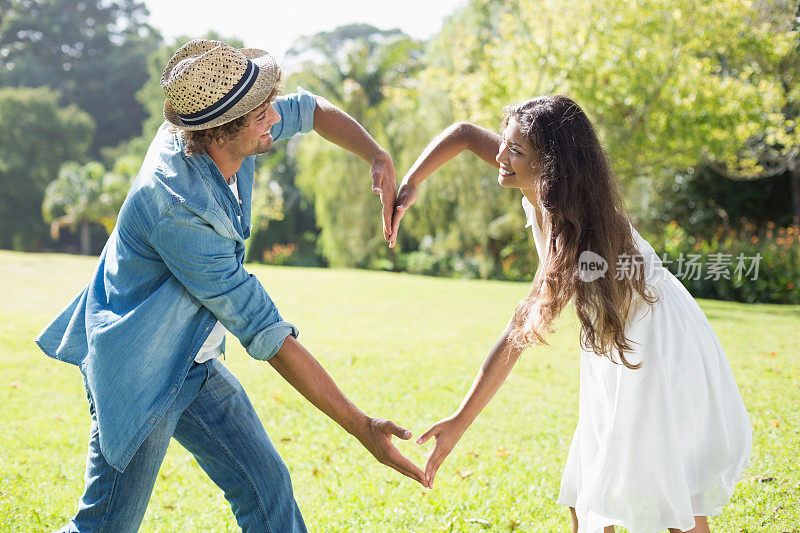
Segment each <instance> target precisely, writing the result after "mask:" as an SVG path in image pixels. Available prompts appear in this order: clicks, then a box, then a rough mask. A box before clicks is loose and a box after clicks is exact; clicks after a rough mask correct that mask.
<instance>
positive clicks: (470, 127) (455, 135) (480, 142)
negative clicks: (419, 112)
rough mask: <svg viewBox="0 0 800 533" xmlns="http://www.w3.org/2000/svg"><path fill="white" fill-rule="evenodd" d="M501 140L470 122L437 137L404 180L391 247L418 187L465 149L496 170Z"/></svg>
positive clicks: (392, 228) (394, 216) (396, 201)
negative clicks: (496, 158)
mask: <svg viewBox="0 0 800 533" xmlns="http://www.w3.org/2000/svg"><path fill="white" fill-rule="evenodd" d="M502 140H503V139H502V137H500V136H499V135H498V134H496V133H494V132H492V131H489V130H487V129H485V128H481V127H480V126H476V125H475V124H470V123H468V122H457V123H455V124H453V125H452V126H450V127H448V128H447V129H445V130H444V131H443V132H441V133H440V134H439V135H437V136H436V137H435V138H434V139H433V140H432V141H431V142H430V143H429V144H428V146H426V147H425V150H423V152H422V154H420V156H419V157H418V158H417V160H416V161H415V162H414V164H413V165H412V166H411V168H410V169H409V171H408V172H407V173H406V175H405V177H404V178H403V182H402V184H401V186H400V190H399V191H398V193H397V199H396V200H395V204H396V207H395V210H394V215H393V217H392V227H391V232H390V233H391V237H390V239H389V246H390V247H393V246H394V244H395V242H396V241H397V228H398V227H399V226H400V220H402V218H403V216H404V215H405V212H406V210H407V209H408V208H409V207H411V204H413V203H414V201H415V200H416V199H417V190H418V187H419V185H420V184H421V183H422V182H423V181H425V179H426V178H427V177H428V176H430V175H431V174H433V173H434V171H435V170H436V169H438V168H439V167H440V166H442V165H444V164H445V163H447V162H448V161H450V160H451V159H453V158H454V157H455V156H457V155H458V154H460V153H461V152H463V151H464V150H469V151H470V152H473V153H474V154H475V155H477V156H478V157H480V158H481V159H483V160H484V161H486V162H487V163H489V164H490V165H492V166H493V167H495V168H500V165H499V164H498V163H497V161H496V160H495V157H497V153H498V152H499V151H500V143H501V142H502Z"/></svg>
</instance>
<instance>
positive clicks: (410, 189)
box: [384, 180, 418, 248]
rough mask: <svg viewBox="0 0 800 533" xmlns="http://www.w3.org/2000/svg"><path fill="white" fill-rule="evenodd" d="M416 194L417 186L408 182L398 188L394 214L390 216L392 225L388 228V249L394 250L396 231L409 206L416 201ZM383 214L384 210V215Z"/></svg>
mask: <svg viewBox="0 0 800 533" xmlns="http://www.w3.org/2000/svg"><path fill="white" fill-rule="evenodd" d="M417 192H418V189H417V186H416V185H412V184H411V183H409V182H408V181H405V180H404V181H403V184H402V185H401V186H400V192H398V193H397V199H395V201H394V203H395V207H394V214H393V215H392V224H391V226H390V227H391V237H390V238H389V239H388V241H389V248H394V245H395V244H397V230H398V229H399V228H400V221H401V220H403V217H404V216H405V214H406V211H407V210H408V208H409V207H411V204H413V203H414V202H415V201H416V200H417ZM385 212H386V211H385V210H384V213H385Z"/></svg>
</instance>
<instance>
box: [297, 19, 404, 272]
mask: <svg viewBox="0 0 800 533" xmlns="http://www.w3.org/2000/svg"><path fill="white" fill-rule="evenodd" d="M419 55H420V44H419V43H417V42H416V41H414V40H413V39H411V38H409V37H408V36H407V35H405V34H403V33H402V32H400V31H399V30H388V31H383V30H378V29H377V28H374V27H372V26H369V25H354V26H345V27H341V28H337V29H336V30H334V31H333V32H326V33H321V34H316V35H315V36H311V37H309V38H306V39H304V40H301V41H300V42H299V43H298V46H297V47H295V49H294V50H293V51H292V53H291V54H289V60H290V61H292V60H294V61H300V62H301V69H300V71H299V72H298V73H297V74H295V75H293V76H292V77H290V79H289V80H288V83H287V85H288V89H289V90H292V89H294V87H295V86H296V85H301V86H302V87H303V88H305V89H307V90H309V91H311V92H314V93H317V94H319V95H321V96H323V97H325V98H327V99H328V100H330V101H331V102H333V103H334V104H336V105H337V106H339V107H340V108H342V109H344V110H345V111H346V112H347V113H349V114H350V115H352V116H353V117H354V118H356V120H358V121H359V122H360V123H361V124H362V125H364V126H365V127H366V129H367V130H368V131H369V132H370V133H371V134H372V135H373V136H374V137H375V138H376V140H377V141H378V142H379V143H380V144H381V145H382V146H383V147H384V148H386V149H387V150H388V151H389V152H390V154H392V155H394V154H395V153H397V152H398V151H400V145H401V144H402V143H403V142H404V140H403V139H402V137H400V136H397V135H393V134H389V132H390V131H391V128H392V122H393V121H395V120H399V117H397V116H396V115H395V113H394V110H393V108H392V107H391V105H390V102H389V101H388V100H387V98H386V95H387V91H388V90H389V89H390V88H391V87H398V86H401V85H403V84H405V83H406V80H408V79H409V76H412V77H413V74H414V71H415V69H416V68H417V65H418V57H419ZM296 154H297V184H298V186H299V187H300V189H301V191H302V192H303V193H304V194H305V195H306V196H308V197H310V198H312V199H313V203H314V211H315V215H316V220H317V224H318V225H319V227H320V235H319V247H320V248H321V251H322V253H323V255H324V256H325V258H326V259H327V260H328V262H329V264H330V265H331V266H357V267H391V266H392V260H391V258H390V255H389V251H388V248H387V247H386V243H385V242H384V241H383V235H382V231H381V217H380V209H379V204H378V202H377V199H376V197H375V196H374V195H373V194H372V193H371V192H370V187H371V181H370V177H369V166H368V165H366V164H365V163H364V162H363V161H361V160H360V159H359V158H357V157H355V156H353V155H352V154H349V153H346V152H343V151H342V150H340V149H338V148H336V147H334V146H332V145H331V144H330V143H328V142H327V141H324V140H322V139H321V138H319V137H317V136H308V137H307V138H304V139H303V140H302V142H300V143H299V144H298V146H297V150H296ZM398 172H400V169H398Z"/></svg>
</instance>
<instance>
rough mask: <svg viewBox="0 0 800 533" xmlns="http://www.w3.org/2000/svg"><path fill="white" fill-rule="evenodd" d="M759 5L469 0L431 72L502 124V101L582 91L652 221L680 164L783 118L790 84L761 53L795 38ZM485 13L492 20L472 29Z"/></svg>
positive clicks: (470, 108) (726, 153) (638, 209)
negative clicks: (769, 68) (766, 66)
mask: <svg viewBox="0 0 800 533" xmlns="http://www.w3.org/2000/svg"><path fill="white" fill-rule="evenodd" d="M757 7H758V6H757V5H754V4H753V3H752V2H740V1H739V0H720V1H716V2H703V1H700V0H664V1H662V2H658V3H655V2H628V1H626V0H609V1H607V2H594V1H590V0H579V1H566V0H562V1H552V2H533V1H530V0H509V1H503V2H500V1H496V0H472V1H471V2H470V4H469V5H468V6H467V8H465V9H464V10H463V11H462V12H461V13H460V14H459V15H458V16H457V17H456V19H455V20H458V22H453V23H451V25H455V27H451V28H450V29H449V30H447V31H449V32H450V34H451V37H450V38H449V39H448V41H447V43H446V49H445V50H444V53H445V54H446V56H447V59H448V60H447V62H445V63H444V64H443V65H440V66H434V67H432V68H430V69H428V70H427V71H426V78H427V80H428V81H429V82H431V83H435V85H436V86H438V87H439V88H440V89H442V90H446V91H448V93H449V97H450V99H451V102H452V105H453V107H454V108H455V109H456V110H458V111H460V112H462V113H463V116H464V118H467V119H470V120H479V121H488V120H490V119H491V120H494V121H496V120H497V118H499V110H500V109H502V107H503V106H504V105H507V104H509V103H515V102H518V101H521V100H524V99H527V98H531V97H533V96H536V95H539V94H548V93H556V92H561V93H564V94H568V95H569V96H571V97H573V98H575V99H576V100H577V101H578V102H579V103H580V104H581V105H582V106H583V107H584V108H585V109H586V111H587V112H588V113H589V115H590V116H591V117H592V118H593V120H594V122H595V123H596V124H597V126H598V129H599V131H600V134H601V138H602V139H603V141H604V142H605V144H606V146H607V148H608V151H609V154H610V156H611V159H612V163H613V166H614V169H615V171H616V172H617V174H618V176H619V177H620V178H621V180H622V181H623V184H624V185H625V187H626V189H627V192H628V198H629V199H631V202H632V203H631V208H632V209H633V210H634V212H635V213H636V214H638V215H639V217H640V218H643V215H644V214H645V213H646V211H647V208H648V206H649V205H651V203H652V202H654V201H657V200H658V198H657V193H658V191H659V190H660V188H659V187H658V186H657V185H658V184H659V182H662V181H664V180H665V179H666V178H667V177H668V176H669V174H670V173H671V172H673V171H674V170H675V169H678V170H680V169H686V168H687V167H691V166H694V165H696V164H697V163H698V162H699V161H701V160H703V159H713V160H720V161H729V160H732V159H735V158H736V156H737V154H738V153H739V150H740V149H741V148H742V147H743V146H744V145H745V142H746V141H747V140H748V139H750V138H752V137H753V136H755V135H758V134H759V133H761V132H764V131H765V130H768V129H769V128H770V127H771V126H773V125H774V116H775V114H776V113H779V112H780V110H781V107H782V106H783V104H784V102H785V100H784V99H783V98H782V96H781V94H782V87H781V82H780V80H779V79H777V78H776V77H774V76H770V75H767V74H766V73H765V72H764V70H763V68H762V67H761V66H760V65H759V64H758V63H757V62H755V61H753V60H752V57H753V55H754V52H761V51H764V50H766V49H769V48H770V47H773V48H775V47H777V48H778V49H779V50H785V49H786V47H787V46H789V45H790V43H792V42H793V39H794V37H793V36H792V35H791V32H789V31H786V30H785V29H784V30H783V31H775V30H776V28H777V27H778V26H776V25H774V24H773V25H770V24H766V23H762V21H761V17H760V14H759V11H758V9H757ZM791 15H792V14H791V12H788V13H787V12H784V13H780V16H782V17H784V19H785V18H789V19H790V18H791ZM476 19H478V20H481V21H482V22H484V24H481V25H478V26H477V27H475V25H474V24H471V21H473V20H476ZM458 24H460V26H459V25H458ZM765 58H766V56H765Z"/></svg>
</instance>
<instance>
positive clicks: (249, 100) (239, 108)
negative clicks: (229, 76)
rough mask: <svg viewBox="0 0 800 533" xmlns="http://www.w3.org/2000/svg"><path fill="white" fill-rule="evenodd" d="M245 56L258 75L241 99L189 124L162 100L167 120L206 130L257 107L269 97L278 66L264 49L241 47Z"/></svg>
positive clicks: (278, 70)
mask: <svg viewBox="0 0 800 533" xmlns="http://www.w3.org/2000/svg"><path fill="white" fill-rule="evenodd" d="M239 51H240V52H242V53H243V54H244V55H245V56H247V58H248V59H249V60H250V61H252V62H253V63H255V64H256V66H258V76H256V81H255V82H253V86H252V87H250V90H249V91H247V94H245V95H244V96H243V97H242V99H241V100H239V101H238V102H236V104H235V105H234V106H233V107H231V108H230V109H229V110H227V111H226V112H225V113H223V114H222V115H220V116H219V117H217V118H215V119H212V120H209V121H208V122H204V123H202V124H194V125H189V124H186V123H184V122H183V120H181V118H180V117H179V116H178V113H176V112H175V110H174V109H173V108H172V105H170V103H169V100H164V118H165V119H167V122H169V123H170V124H173V125H175V126H177V127H179V128H181V129H184V130H206V129H208V128H215V127H217V126H221V125H223V124H225V123H226V122H230V121H231V120H234V119H237V118H239V117H241V116H242V115H246V114H247V113H249V112H250V111H252V110H253V109H255V108H257V107H258V106H260V105H261V104H263V103H264V101H265V100H266V99H267V98H269V95H270V94H271V93H272V90H273V89H274V88H275V83H276V82H277V81H278V75H279V73H280V68H278V63H277V61H275V58H274V57H272V56H271V55H270V54H269V53H267V52H265V51H264V50H259V49H257V48H242V49H240V50H239Z"/></svg>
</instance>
